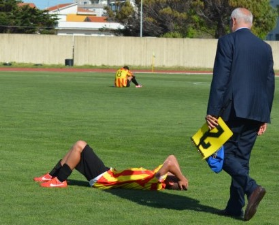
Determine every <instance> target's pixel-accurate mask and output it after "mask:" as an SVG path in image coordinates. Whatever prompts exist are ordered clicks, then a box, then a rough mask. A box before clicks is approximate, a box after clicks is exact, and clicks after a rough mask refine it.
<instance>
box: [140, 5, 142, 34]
mask: <svg viewBox="0 0 279 225" xmlns="http://www.w3.org/2000/svg"><path fill="white" fill-rule="evenodd" d="M140 37H142V0H141V1H140Z"/></svg>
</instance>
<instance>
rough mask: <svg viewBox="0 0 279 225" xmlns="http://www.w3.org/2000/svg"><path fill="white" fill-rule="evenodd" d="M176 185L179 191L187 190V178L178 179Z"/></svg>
mask: <svg viewBox="0 0 279 225" xmlns="http://www.w3.org/2000/svg"><path fill="white" fill-rule="evenodd" d="M178 185H179V188H180V190H181V191H183V190H188V180H187V179H185V180H180V181H178Z"/></svg>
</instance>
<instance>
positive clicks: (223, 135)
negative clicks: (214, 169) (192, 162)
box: [191, 117, 233, 159]
mask: <svg viewBox="0 0 279 225" xmlns="http://www.w3.org/2000/svg"><path fill="white" fill-rule="evenodd" d="M218 124H219V125H218V126H217V127H215V128H213V129H212V130H209V128H208V126H207V123H205V124H204V125H203V126H202V127H201V128H200V129H199V130H198V132H197V133H196V134H195V135H194V136H192V137H191V140H192V142H193V143H194V145H195V146H196V147H197V148H198V151H199V152H200V153H201V155H202V157H203V159H206V158H208V157H209V156H211V155H212V154H214V153H215V152H216V151H217V150H218V149H219V148H221V146H222V145H223V144H224V143H225V142H226V141H227V140H228V139H229V138H230V137H231V136H232V135H233V133H232V131H231V130H230V128H229V127H228V126H227V124H226V123H225V122H224V120H223V119H222V118H221V117H219V118H218Z"/></svg>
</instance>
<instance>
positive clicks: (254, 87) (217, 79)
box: [207, 28, 275, 122]
mask: <svg viewBox="0 0 279 225" xmlns="http://www.w3.org/2000/svg"><path fill="white" fill-rule="evenodd" d="M274 78H275V77H274V70H273V56H272V50H271V47H270V46H269V45H268V44H267V43H265V42H264V41H262V40H261V39H259V38H257V37H256V36H255V35H254V34H252V33H251V31H250V30H249V29H246V28H243V29H239V30H237V31H235V32H233V33H231V34H228V35H225V36H223V37H221V38H220V39H219V40H218V46H217V52H216V58H215V63H214V70H213V78H212V83H211V89H210V95H209V101H208V107H207V114H209V115H214V116H219V115H220V114H221V116H222V117H223V119H224V120H225V121H226V120H229V118H230V115H231V113H232V112H235V115H236V116H237V117H239V118H245V119H251V120H256V121H260V122H270V112H271V108H272V102H273V95H274V80H275V79H274Z"/></svg>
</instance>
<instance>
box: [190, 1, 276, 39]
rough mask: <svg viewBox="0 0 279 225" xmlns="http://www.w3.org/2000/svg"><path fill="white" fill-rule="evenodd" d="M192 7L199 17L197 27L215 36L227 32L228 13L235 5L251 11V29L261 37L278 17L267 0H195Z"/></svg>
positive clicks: (273, 24)
mask: <svg viewBox="0 0 279 225" xmlns="http://www.w3.org/2000/svg"><path fill="white" fill-rule="evenodd" d="M192 7H193V9H195V11H196V13H197V16H198V17H199V19H198V24H199V27H200V28H201V29H203V30H204V31H205V30H207V31H208V32H209V34H210V35H212V37H215V38H219V37H221V36H223V35H225V34H227V33H228V32H229V19H230V15H231V12H232V10H233V9H235V8H237V7H244V8H248V9H249V10H250V11H251V12H252V14H253V16H254V22H253V27H252V31H253V33H254V34H255V35H257V36H259V37H260V38H262V39H264V38H265V37H266V35H267V34H268V33H269V32H270V31H271V30H272V29H273V28H274V27H275V25H276V20H277V17H278V14H277V12H276V10H275V9H274V8H273V7H272V6H271V5H270V1H269V0H196V1H193V2H192ZM208 28H209V29H208Z"/></svg>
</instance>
